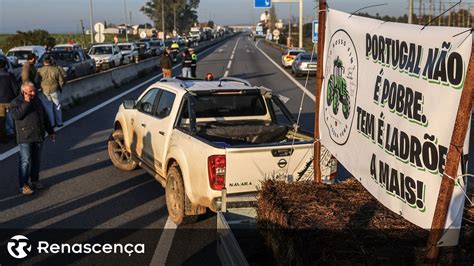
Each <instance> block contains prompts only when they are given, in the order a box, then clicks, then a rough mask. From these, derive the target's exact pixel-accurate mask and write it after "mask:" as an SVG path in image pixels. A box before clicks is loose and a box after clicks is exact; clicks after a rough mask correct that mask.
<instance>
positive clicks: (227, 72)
mask: <svg viewBox="0 0 474 266" xmlns="http://www.w3.org/2000/svg"><path fill="white" fill-rule="evenodd" d="M239 42H240V38H238V39H237V42H236V43H235V46H234V49H233V50H232V54H231V55H230V60H229V63H228V64H227V70H226V71H225V72H224V77H227V76H229V70H230V67H231V66H232V60H233V59H234V55H235V50H237V46H238V45H239Z"/></svg>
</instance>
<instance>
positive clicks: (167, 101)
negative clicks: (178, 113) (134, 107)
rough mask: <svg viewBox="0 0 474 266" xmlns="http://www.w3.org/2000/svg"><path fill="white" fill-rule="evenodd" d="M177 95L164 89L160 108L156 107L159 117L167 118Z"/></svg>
mask: <svg viewBox="0 0 474 266" xmlns="http://www.w3.org/2000/svg"><path fill="white" fill-rule="evenodd" d="M175 97H176V95H174V93H171V92H169V91H165V90H163V92H162V94H161V96H160V100H159V102H158V108H157V109H156V116H157V117H158V118H165V117H167V116H169V115H170V113H171V108H173V103H174V98H175Z"/></svg>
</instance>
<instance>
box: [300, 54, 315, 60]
mask: <svg viewBox="0 0 474 266" xmlns="http://www.w3.org/2000/svg"><path fill="white" fill-rule="evenodd" d="M301 60H303V61H316V55H313V56H311V54H304V55H301Z"/></svg>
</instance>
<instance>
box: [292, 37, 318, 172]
mask: <svg viewBox="0 0 474 266" xmlns="http://www.w3.org/2000/svg"><path fill="white" fill-rule="evenodd" d="M315 50H316V44H313V49H312V50H311V60H310V62H312V61H313V58H314V54H315ZM316 60H318V58H316ZM308 81H309V70H308V71H307V73H306V80H305V83H304V88H305V89H307V87H308ZM304 97H305V92H304V91H302V93H301V101H300V107H299V109H298V116H297V118H296V126H295V127H294V134H295V136H294V137H293V139H292V140H291V150H293V148H294V146H295V137H296V134H297V133H298V129H299V127H300V119H301V112H303V103H304ZM314 143H315V142H313V147H314ZM309 149H311V148H309ZM309 149H308V150H309ZM292 155H293V153H291V154H290V158H288V164H287V166H286V175H287V176H288V172H289V171H290V162H291V157H292ZM313 159H314V158H313Z"/></svg>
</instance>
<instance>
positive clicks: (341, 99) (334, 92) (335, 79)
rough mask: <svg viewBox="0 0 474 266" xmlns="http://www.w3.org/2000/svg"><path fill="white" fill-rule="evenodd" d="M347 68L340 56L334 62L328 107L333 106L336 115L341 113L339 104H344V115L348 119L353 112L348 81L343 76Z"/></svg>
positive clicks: (330, 79)
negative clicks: (351, 111)
mask: <svg viewBox="0 0 474 266" xmlns="http://www.w3.org/2000/svg"><path fill="white" fill-rule="evenodd" d="M344 71H345V68H344V66H343V64H342V61H341V59H339V56H338V57H337V58H336V59H335V60H334V66H333V73H332V74H331V76H330V77H329V82H328V87H327V97H326V100H327V105H328V106H332V111H333V113H334V114H335V115H337V113H338V112H339V103H341V104H342V114H343V115H344V118H345V119H347V118H348V117H349V114H350V110H351V102H350V98H349V94H348V92H347V85H346V80H345V79H344V77H343V76H342V75H343V74H344Z"/></svg>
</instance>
